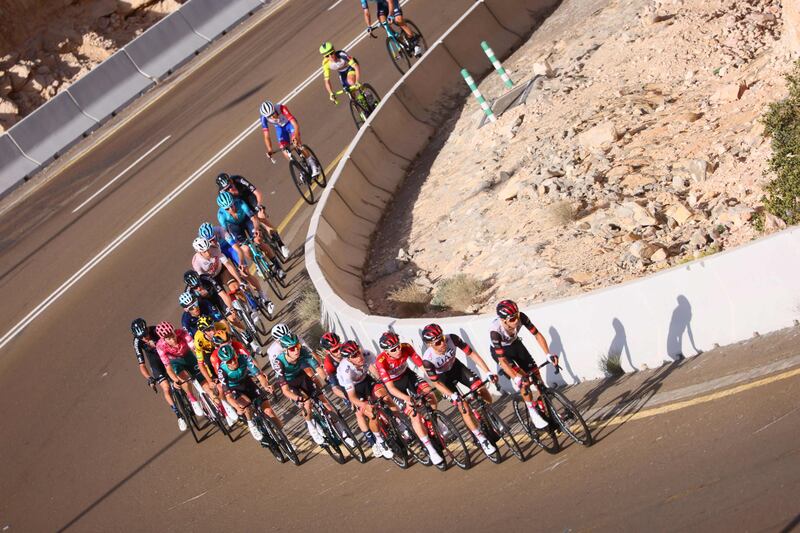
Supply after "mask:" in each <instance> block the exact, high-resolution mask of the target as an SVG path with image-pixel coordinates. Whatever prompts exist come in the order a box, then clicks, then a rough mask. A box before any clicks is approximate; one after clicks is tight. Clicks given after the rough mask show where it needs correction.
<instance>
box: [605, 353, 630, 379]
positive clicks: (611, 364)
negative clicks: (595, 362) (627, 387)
mask: <svg viewBox="0 0 800 533" xmlns="http://www.w3.org/2000/svg"><path fill="white" fill-rule="evenodd" d="M599 367H600V370H601V371H602V372H603V373H604V374H605V375H606V376H608V377H611V378H617V377H620V376H622V375H623V374H625V371H624V370H623V369H622V363H621V362H620V354H618V353H610V354H606V355H602V356H600V364H599Z"/></svg>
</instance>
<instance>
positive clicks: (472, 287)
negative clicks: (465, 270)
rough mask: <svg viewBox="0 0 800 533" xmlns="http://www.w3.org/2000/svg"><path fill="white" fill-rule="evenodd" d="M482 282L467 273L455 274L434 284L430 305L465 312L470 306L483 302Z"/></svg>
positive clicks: (483, 286)
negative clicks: (434, 288) (434, 289)
mask: <svg viewBox="0 0 800 533" xmlns="http://www.w3.org/2000/svg"><path fill="white" fill-rule="evenodd" d="M484 288H485V285H484V283H483V282H482V281H481V280H479V279H477V278H473V277H472V276H468V275H467V274H456V275H455V276H453V277H451V278H446V279H443V280H442V281H440V282H439V283H438V284H437V285H436V292H435V293H434V295H433V300H431V305H433V306H434V307H438V308H441V309H450V310H452V311H456V312H460V313H467V312H469V310H470V308H471V307H473V306H475V305H477V304H480V303H482V302H483V292H484Z"/></svg>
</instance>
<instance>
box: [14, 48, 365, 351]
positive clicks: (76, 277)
mask: <svg viewBox="0 0 800 533" xmlns="http://www.w3.org/2000/svg"><path fill="white" fill-rule="evenodd" d="M366 37H367V34H366V33H359V35H358V36H357V37H356V38H355V39H353V40H352V41H350V42H349V43H348V44H347V45H346V46H345V48H352V47H353V46H355V45H356V44H358V43H359V42H361V41H362V40H364V38H366ZM321 73H322V68H318V69H317V70H315V71H314V72H313V73H312V74H311V75H310V76H309V77H308V78H306V79H305V80H303V82H302V83H301V84H300V85H298V86H297V87H295V88H294V89H293V90H292V91H291V92H290V93H289V94H288V95H286V96H285V97H284V98H283V99H281V100H280V101H281V103H284V104H286V103H289V102H290V101H291V100H292V99H293V98H294V97H295V96H297V94H298V93H300V91H302V90H303V89H305V88H306V87H308V85H309V84H310V83H311V82H312V81H313V80H314V78H316V77H317V76H319V75H320V74H321ZM260 122H261V121H260V120H256V121H255V122H253V123H252V124H250V125H249V126H247V128H245V129H244V130H243V131H242V132H241V133H240V134H239V135H237V136H236V137H235V138H234V139H233V140H232V141H231V142H230V143H228V144H227V145H226V146H225V147H224V148H223V149H222V150H220V151H219V152H217V153H216V154H215V155H214V156H213V157H212V158H211V159H209V160H208V161H206V163H204V164H203V166H201V167H200V168H198V169H197V170H196V171H195V172H194V173H193V174H192V175H191V176H189V177H188V178H186V179H185V180H183V182H181V184H180V185H178V186H177V187H175V188H174V189H173V190H172V192H170V193H169V194H167V195H166V196H165V197H164V198H162V199H161V201H159V202H158V203H157V204H156V205H154V206H153V207H151V208H150V209H149V210H148V211H147V212H146V213H145V214H144V215H142V216H141V217H140V218H139V219H138V220H137V221H136V222H134V223H133V224H131V225H130V226H129V227H128V229H126V230H125V231H123V232H122V233H121V234H120V235H118V236H117V237H116V238H115V239H114V240H113V241H111V242H110V243H109V244H108V245H107V246H106V247H105V248H103V249H102V250H101V251H100V253H98V254H97V255H96V256H94V257H93V258H92V259H90V260H89V261H88V262H87V263H86V264H84V265H83V267H81V269H80V270H78V271H77V272H75V273H74V274H73V275H72V276H70V277H69V279H67V281H65V282H64V283H62V284H61V286H60V287H58V288H57V289H56V290H54V291H53V292H52V293H50V295H49V296H48V297H47V298H45V299H44V300H43V301H42V302H41V303H40V304H39V305H37V306H36V307H34V308H33V310H32V311H30V312H29V313H28V314H27V315H25V316H24V317H23V318H22V320H20V321H19V322H17V323H16V324H15V325H14V326H13V327H12V328H11V329H10V330H8V331H7V332H6V334H5V335H3V336H2V337H0V348H3V347H4V346H5V345H6V344H8V343H9V342H10V341H11V340H12V339H14V338H15V337H16V336H17V335H19V333H20V332H21V331H22V330H24V329H25V328H26V327H27V326H28V324H30V323H31V322H32V321H33V320H35V319H36V318H37V317H38V316H39V315H41V314H42V313H43V312H44V311H45V310H46V309H47V308H48V307H50V306H51V305H52V304H53V303H54V302H55V301H56V300H58V299H59V298H60V297H61V296H62V295H63V294H64V293H65V292H67V291H68V290H69V289H70V288H71V287H72V286H73V285H75V284H76V283H77V282H78V281H80V279H81V278H83V276H85V275H86V274H88V273H89V272H90V271H91V270H92V269H93V268H94V267H96V266H97V265H98V264H99V263H100V261H102V260H103V259H105V258H106V257H107V256H108V255H109V254H111V252H113V251H114V250H116V249H117V247H119V245H120V244H122V243H123V242H125V241H126V240H128V238H129V237H130V236H131V235H133V234H134V233H135V232H136V230H138V229H139V228H141V227H142V226H143V225H144V224H145V223H146V222H147V221H148V220H150V219H151V218H153V217H154V216H155V215H157V214H158V213H159V212H160V211H161V210H162V209H164V208H165V207H167V206H168V205H169V204H170V203H171V202H172V201H173V200H174V199H175V198H177V197H178V195H179V194H180V193H182V192H183V191H185V190H186V189H187V188H189V186H190V185H191V184H193V183H194V182H195V181H197V180H198V179H199V178H200V176H201V175H202V174H203V172H205V171H206V170H208V168H209V167H211V166H212V165H214V164H215V163H216V162H217V161H219V160H220V159H222V158H223V157H225V156H226V155H227V154H228V152H230V151H231V150H233V149H234V148H236V146H238V145H239V143H241V142H242V141H243V140H244V139H245V137H247V135H248V134H249V133H250V132H253V131H255V130H256V129H257V127H258V126H259V124H260Z"/></svg>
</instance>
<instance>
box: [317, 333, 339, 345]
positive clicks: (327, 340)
mask: <svg viewBox="0 0 800 533" xmlns="http://www.w3.org/2000/svg"><path fill="white" fill-rule="evenodd" d="M341 342H342V340H341V339H340V338H339V335H337V334H336V333H334V332H332V331H329V332H327V333H325V334H324V335H323V336H322V337H320V339H319V345H320V346H322V348H323V349H325V350H330V349H332V348H336V347H337V346H339V344H341Z"/></svg>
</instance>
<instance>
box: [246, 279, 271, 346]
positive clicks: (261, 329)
mask: <svg viewBox="0 0 800 533" xmlns="http://www.w3.org/2000/svg"><path fill="white" fill-rule="evenodd" d="M242 292H243V293H244V294H245V300H247V308H248V309H249V310H250V312H249V313H247V318H248V319H249V322H250V328H249V332H250V334H251V335H252V336H253V340H255V341H256V342H257V343H259V344H260V343H261V337H264V336H266V335H267V333H268V332H269V328H267V324H265V323H264V321H263V320H258V319H257V318H258V317H256V318H253V315H258V314H259V313H260V314H261V315H263V316H264V317H266V318H267V319H268V320H272V318H271V315H269V313H267V307H266V305H264V304H263V303H261V298H259V297H256V295H255V294H253V291H252V290H250V289H249V288H247V287H243V288H242ZM253 304H255V307H253ZM245 344H246V343H245Z"/></svg>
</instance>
